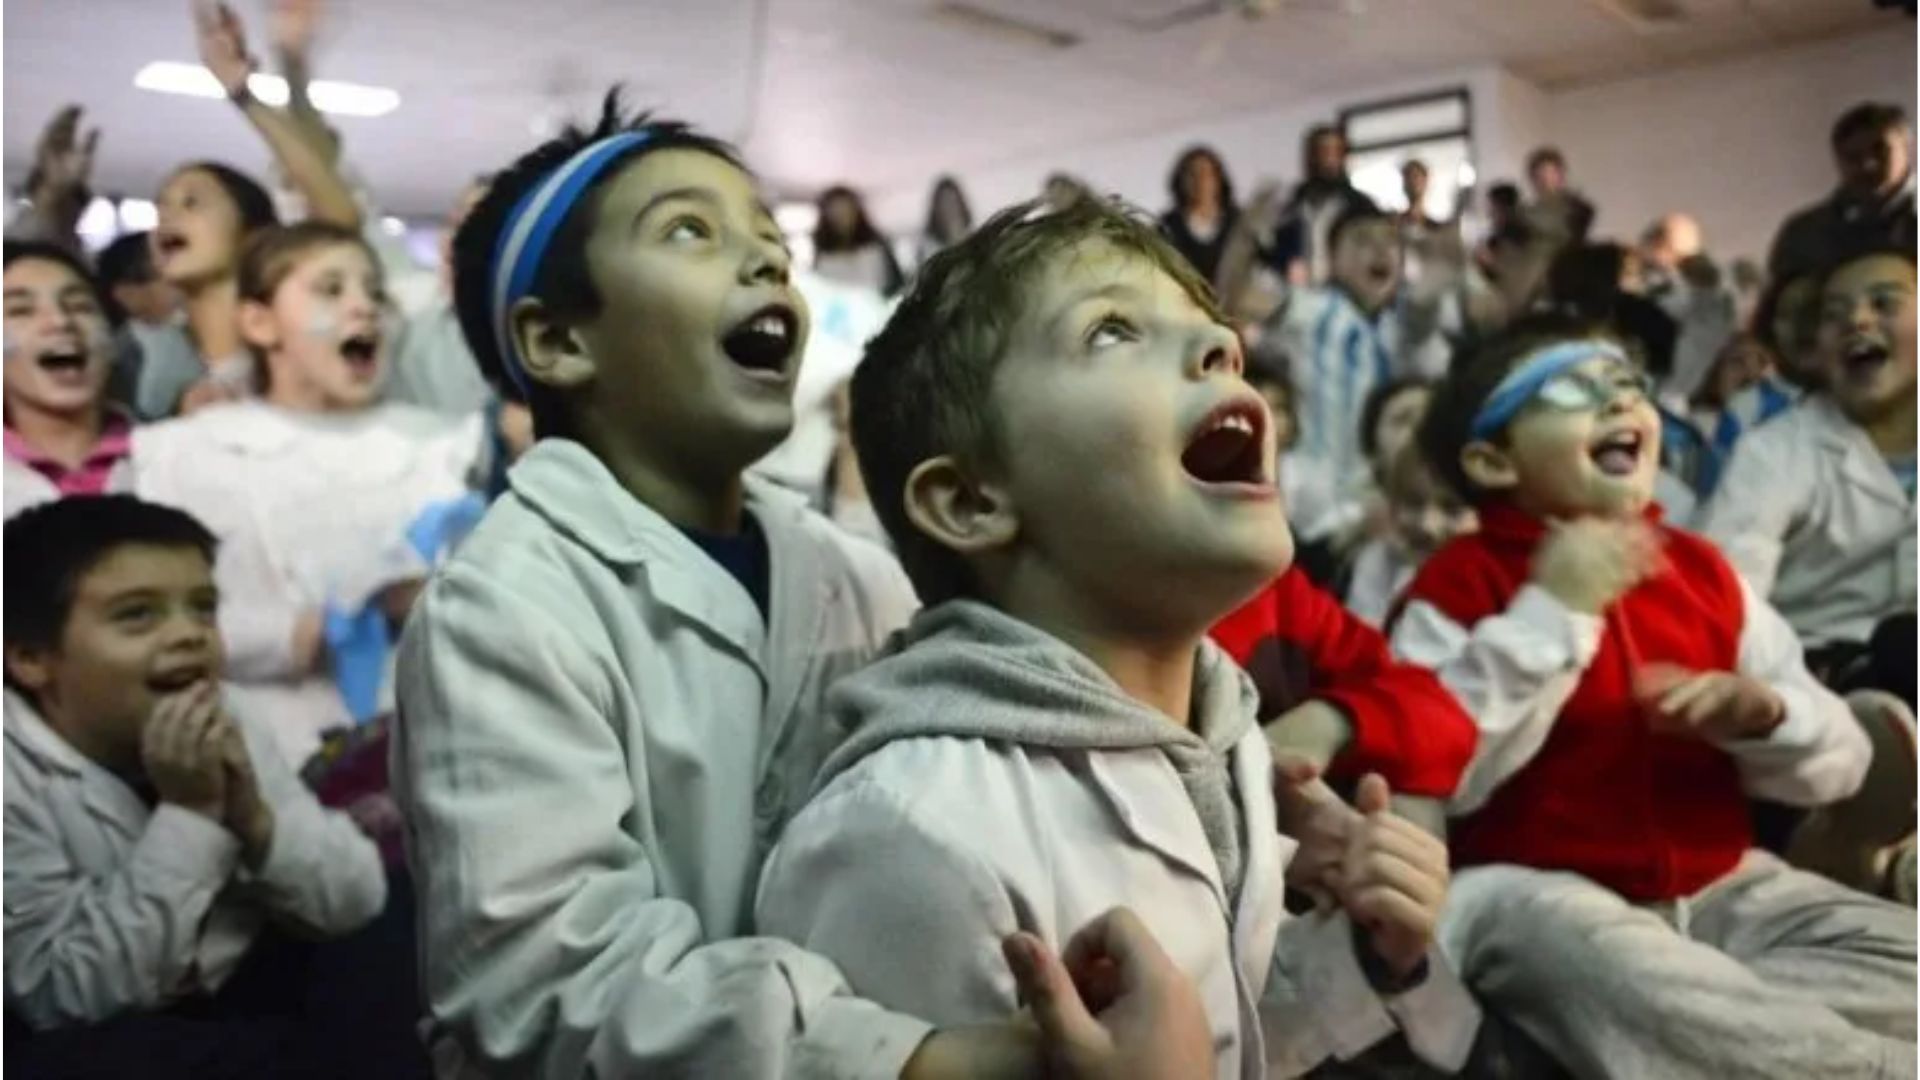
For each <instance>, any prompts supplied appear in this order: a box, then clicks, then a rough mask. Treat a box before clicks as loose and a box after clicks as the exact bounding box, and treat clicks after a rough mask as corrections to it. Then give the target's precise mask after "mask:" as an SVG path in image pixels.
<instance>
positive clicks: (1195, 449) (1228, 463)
mask: <svg viewBox="0 0 1920 1080" xmlns="http://www.w3.org/2000/svg"><path fill="white" fill-rule="evenodd" d="M1246 445H1247V437H1246V435H1245V434H1244V433H1242V432H1238V431H1234V430H1232V429H1230V428H1215V429H1214V430H1212V431H1209V432H1208V433H1206V434H1205V435H1202V436H1200V437H1199V438H1198V439H1195V440H1194V441H1193V445H1191V446H1189V447H1187V451H1186V453H1184V454H1181V455H1180V464H1181V465H1184V466H1185V467H1186V470H1187V472H1188V473H1189V474H1190V475H1192V476H1193V478H1194V479H1196V480H1199V481H1200V482H1202V483H1206V484H1223V483H1228V482H1230V481H1234V480H1243V479H1245V477H1243V476H1241V475H1239V471H1238V470H1237V469H1236V468H1235V466H1236V465H1237V464H1238V463H1239V461H1240V451H1241V450H1243V449H1245V448H1246Z"/></svg>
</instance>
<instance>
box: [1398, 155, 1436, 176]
mask: <svg viewBox="0 0 1920 1080" xmlns="http://www.w3.org/2000/svg"><path fill="white" fill-rule="evenodd" d="M1416 169H1417V170H1419V172H1420V175H1422V176H1432V175H1433V170H1432V169H1429V168H1427V163H1426V162H1424V161H1421V160H1420V159H1419V158H1417V157H1416V158H1408V159H1407V160H1405V161H1403V162H1401V163H1400V175H1402V176H1405V175H1406V174H1408V173H1410V172H1413V171H1415V170H1416Z"/></svg>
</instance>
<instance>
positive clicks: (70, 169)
mask: <svg viewBox="0 0 1920 1080" xmlns="http://www.w3.org/2000/svg"><path fill="white" fill-rule="evenodd" d="M82 115H83V110H82V109H81V107H80V106H78V105H68V106H66V107H65V108H63V109H61V110H60V111H59V112H57V113H54V114H53V119H52V120H49V121H48V122H47V126H46V129H45V130H44V131H42V132H41V133H40V145H39V147H38V148H37V149H36V150H35V152H34V159H33V173H32V178H31V183H30V184H29V185H28V186H29V189H30V190H29V191H28V195H29V196H31V197H32V199H33V201H34V202H35V203H36V204H38V205H42V206H50V205H57V204H66V203H72V204H75V205H77V206H84V205H85V204H86V203H87V201H88V200H89V199H91V198H92V183H93V159H94V153H95V151H96V150H98V149H99V146H100V129H99V128H97V127H96V128H91V129H89V130H88V131H87V133H86V135H85V137H82V136H81V134H80V118H81V116H82Z"/></svg>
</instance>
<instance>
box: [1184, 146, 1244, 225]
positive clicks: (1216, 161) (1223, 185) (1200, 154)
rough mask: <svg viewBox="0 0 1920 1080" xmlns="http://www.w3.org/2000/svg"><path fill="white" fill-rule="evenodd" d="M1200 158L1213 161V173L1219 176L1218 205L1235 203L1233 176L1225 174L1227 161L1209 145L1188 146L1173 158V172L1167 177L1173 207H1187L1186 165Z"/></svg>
mask: <svg viewBox="0 0 1920 1080" xmlns="http://www.w3.org/2000/svg"><path fill="white" fill-rule="evenodd" d="M1200 158H1206V159H1207V160H1209V161H1211V162H1213V171H1214V174H1215V175H1216V176H1218V177H1220V205H1221V206H1222V207H1226V208H1230V207H1233V206H1234V205H1236V204H1235V203H1234V199H1233V178H1232V177H1230V176H1228V175H1227V163H1226V162H1225V161H1222V160H1221V159H1220V155H1219V154H1218V153H1216V152H1215V151H1214V149H1213V147H1211V146H1204V145H1202V146H1189V147H1187V148H1186V149H1185V150H1182V151H1181V152H1180V156H1179V157H1178V158H1176V159H1175V160H1174V163H1173V172H1172V173H1171V174H1170V175H1168V177H1167V193H1168V194H1170V195H1171V196H1173V208H1174V209H1175V210H1179V211H1184V210H1185V209H1186V208H1187V200H1188V198H1189V196H1188V194H1187V166H1189V165H1191V164H1193V163H1194V162H1195V161H1197V160H1199V159H1200Z"/></svg>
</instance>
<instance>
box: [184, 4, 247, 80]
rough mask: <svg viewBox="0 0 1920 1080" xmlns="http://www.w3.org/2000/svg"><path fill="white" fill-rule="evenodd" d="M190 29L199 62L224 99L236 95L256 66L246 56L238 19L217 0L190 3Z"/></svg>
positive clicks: (243, 28)
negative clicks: (224, 92)
mask: <svg viewBox="0 0 1920 1080" xmlns="http://www.w3.org/2000/svg"><path fill="white" fill-rule="evenodd" d="M193 30H194V36H195V38H196V39H197V40H198V44H199V46H200V62H201V63H202V64H204V65H206V68H207V70H208V71H211V72H213V77H214V78H215V79H218V80H219V81H220V87H221V89H223V90H225V91H226V92H227V96H228V97H232V96H233V95H235V94H238V93H239V92H240V90H241V88H243V87H245V86H246V85H247V77H248V76H250V75H252V74H253V72H254V69H255V68H256V67H257V66H258V65H257V64H255V63H254V60H253V57H251V56H249V55H247V31H246V27H244V26H242V25H241V23H240V16H238V15H235V14H234V13H233V9H232V8H230V7H228V6H227V5H226V4H224V3H220V2H219V0H193Z"/></svg>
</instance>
